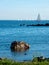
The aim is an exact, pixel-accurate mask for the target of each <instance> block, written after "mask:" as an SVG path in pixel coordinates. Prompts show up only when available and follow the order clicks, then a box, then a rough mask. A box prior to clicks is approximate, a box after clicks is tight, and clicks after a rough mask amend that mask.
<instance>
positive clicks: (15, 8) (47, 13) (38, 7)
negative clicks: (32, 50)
mask: <svg viewBox="0 0 49 65" xmlns="http://www.w3.org/2000/svg"><path fill="white" fill-rule="evenodd" d="M38 13H40V16H41V19H46V20H47V19H49V0H0V19H1V20H7V19H8V20H10V19H11V20H16V19H37V15H38Z"/></svg>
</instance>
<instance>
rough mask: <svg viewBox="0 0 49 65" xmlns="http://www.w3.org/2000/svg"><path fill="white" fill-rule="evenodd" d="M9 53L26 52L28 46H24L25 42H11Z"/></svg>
mask: <svg viewBox="0 0 49 65" xmlns="http://www.w3.org/2000/svg"><path fill="white" fill-rule="evenodd" d="M10 48H11V51H19V52H20V51H26V50H28V49H29V45H28V44H26V43H25V42H23V41H21V42H18V41H13V42H12V43H11V47H10Z"/></svg>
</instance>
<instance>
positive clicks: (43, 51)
mask: <svg viewBox="0 0 49 65" xmlns="http://www.w3.org/2000/svg"><path fill="white" fill-rule="evenodd" d="M45 22H49V21H41V22H40V23H45ZM24 23H25V24H32V23H35V24H36V23H37V21H36V22H35V21H1V20H0V57H3V58H5V57H6V58H10V59H13V60H17V61H24V60H32V58H33V57H34V56H41V55H43V56H44V57H49V27H45V26H43V27H42V26H41V27H38V26H32V27H26V26H24V27H23V26H22V27H20V26H19V25H20V24H24ZM15 40H16V41H25V42H26V43H28V44H29V45H30V49H29V50H27V51H26V52H21V53H20V52H19V53H18V52H16V53H14V52H11V50H10V45H11V42H12V41H15ZM25 54H26V55H25Z"/></svg>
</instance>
